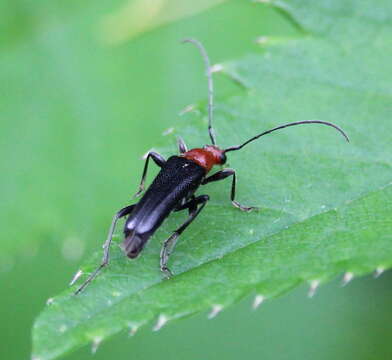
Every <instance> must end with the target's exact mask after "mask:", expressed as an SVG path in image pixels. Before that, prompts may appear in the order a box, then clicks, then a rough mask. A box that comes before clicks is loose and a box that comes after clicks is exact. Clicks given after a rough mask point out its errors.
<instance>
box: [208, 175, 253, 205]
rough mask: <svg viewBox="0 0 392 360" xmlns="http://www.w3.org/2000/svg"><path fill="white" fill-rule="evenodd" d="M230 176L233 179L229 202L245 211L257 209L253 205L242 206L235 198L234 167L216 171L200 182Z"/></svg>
mask: <svg viewBox="0 0 392 360" xmlns="http://www.w3.org/2000/svg"><path fill="white" fill-rule="evenodd" d="M229 176H232V177H233V181H232V183H231V195H230V199H231V203H232V204H233V205H234V206H235V207H236V208H238V209H240V210H242V211H246V212H250V211H252V210H257V209H258V208H257V207H255V206H244V205H241V204H240V203H239V202H238V201H236V200H235V185H236V175H235V170H234V169H223V170H221V171H218V172H216V173H215V174H213V175H211V176H209V177H208V178H205V179H204V180H203V182H202V185H205V184H208V183H210V182H213V181H219V180H223V179H226V178H227V177H229Z"/></svg>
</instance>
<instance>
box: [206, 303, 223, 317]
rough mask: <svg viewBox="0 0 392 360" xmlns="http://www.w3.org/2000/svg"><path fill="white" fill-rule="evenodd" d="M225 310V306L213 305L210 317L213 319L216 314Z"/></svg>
mask: <svg viewBox="0 0 392 360" xmlns="http://www.w3.org/2000/svg"><path fill="white" fill-rule="evenodd" d="M222 310H223V306H222V305H219V304H216V305H213V306H212V309H211V311H210V313H209V314H208V316H207V318H208V319H213V318H214V317H215V316H216V315H218V314H219V313H220V312H221V311H222Z"/></svg>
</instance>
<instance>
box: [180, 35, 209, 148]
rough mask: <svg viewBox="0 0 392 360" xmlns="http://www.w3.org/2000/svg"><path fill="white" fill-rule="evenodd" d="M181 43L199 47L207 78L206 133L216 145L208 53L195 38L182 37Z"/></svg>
mask: <svg viewBox="0 0 392 360" xmlns="http://www.w3.org/2000/svg"><path fill="white" fill-rule="evenodd" d="M182 42H183V43H192V44H194V45H196V46H197V48H198V49H199V51H200V53H201V56H202V57H203V60H204V64H205V67H206V76H207V79H208V134H209V135H210V139H211V142H212V145H216V141H215V132H214V129H213V127H212V115H213V109H214V103H213V101H214V83H213V81H212V72H211V64H210V59H209V58H208V54H207V51H206V49H205V48H204V46H203V45H202V43H201V42H200V41H198V40H196V39H184V40H182Z"/></svg>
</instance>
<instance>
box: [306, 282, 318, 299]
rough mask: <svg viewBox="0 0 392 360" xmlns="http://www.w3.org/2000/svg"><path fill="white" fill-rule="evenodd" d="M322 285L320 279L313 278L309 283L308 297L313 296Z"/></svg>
mask: <svg viewBox="0 0 392 360" xmlns="http://www.w3.org/2000/svg"><path fill="white" fill-rule="evenodd" d="M319 285H320V280H312V281H311V282H310V285H309V291H308V297H309V298H312V297H313V296H314V295H315V294H316V292H317V289H318V287H319Z"/></svg>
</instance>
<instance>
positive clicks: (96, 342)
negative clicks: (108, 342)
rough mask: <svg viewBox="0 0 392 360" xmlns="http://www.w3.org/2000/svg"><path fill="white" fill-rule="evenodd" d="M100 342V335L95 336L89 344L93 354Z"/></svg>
mask: <svg viewBox="0 0 392 360" xmlns="http://www.w3.org/2000/svg"><path fill="white" fill-rule="evenodd" d="M101 342H102V337H101V336H97V337H95V338H94V339H93V342H92V344H91V353H92V354H95V353H96V352H97V350H98V347H99V345H101Z"/></svg>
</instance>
